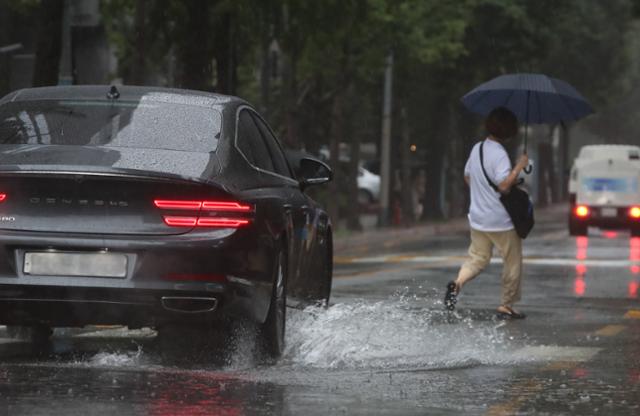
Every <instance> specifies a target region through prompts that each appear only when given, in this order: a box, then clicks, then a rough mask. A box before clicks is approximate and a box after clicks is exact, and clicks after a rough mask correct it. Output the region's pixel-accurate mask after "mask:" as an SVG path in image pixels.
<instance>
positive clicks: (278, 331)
mask: <svg viewBox="0 0 640 416" xmlns="http://www.w3.org/2000/svg"><path fill="white" fill-rule="evenodd" d="M277 259H278V260H277V262H276V265H275V271H274V283H273V288H272V290H271V302H270V305H269V312H268V313H267V319H266V320H265V321H264V323H262V324H260V325H259V327H258V347H259V348H260V352H261V353H262V355H263V356H264V357H265V358H267V359H277V358H279V357H280V355H282V352H283V351H284V342H285V329H286V321H287V256H286V253H285V251H284V249H283V250H281V251H280V253H279V254H278V257H277Z"/></svg>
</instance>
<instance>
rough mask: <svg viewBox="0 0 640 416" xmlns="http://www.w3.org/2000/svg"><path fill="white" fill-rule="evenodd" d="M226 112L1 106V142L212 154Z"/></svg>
mask: <svg viewBox="0 0 640 416" xmlns="http://www.w3.org/2000/svg"><path fill="white" fill-rule="evenodd" d="M221 120H222V116H221V114H220V112H219V111H217V110H216V109H212V108H209V107H205V106H200V105H190V104H184V103H167V102H154V101H150V100H144V101H143V102H140V101H113V102H109V101H100V100H94V101H92V100H42V101H22V102H10V103H5V104H3V105H2V106H0V145H6V144H13V145H15V144H32V145H71V146H101V147H131V148H144V149H166V150H180V151H189V152H212V151H215V150H216V147H217V144H218V139H219V138H220V130H221Z"/></svg>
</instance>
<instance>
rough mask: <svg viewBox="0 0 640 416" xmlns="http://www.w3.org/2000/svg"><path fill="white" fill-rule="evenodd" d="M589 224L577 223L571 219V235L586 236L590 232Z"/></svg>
mask: <svg viewBox="0 0 640 416" xmlns="http://www.w3.org/2000/svg"><path fill="white" fill-rule="evenodd" d="M588 228H589V226H588V225H587V224H580V223H576V222H575V221H571V220H570V221H569V235H571V236H580V237H586V236H587V235H588V234H589V230H588Z"/></svg>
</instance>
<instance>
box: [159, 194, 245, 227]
mask: <svg viewBox="0 0 640 416" xmlns="http://www.w3.org/2000/svg"><path fill="white" fill-rule="evenodd" d="M153 204H154V205H155V206H156V207H157V208H160V209H163V210H180V211H192V213H191V215H165V216H163V219H164V223H165V224H167V225H168V226H171V227H196V226H197V227H215V228H240V227H243V226H245V225H249V224H250V223H251V217H250V216H249V214H251V213H253V206H252V205H248V204H242V203H240V202H232V201H197V200H173V199H171V200H169V199H155V200H154V201H153ZM218 213H220V214H222V215H224V216H222V215H219V214H218ZM185 214H186V213H185Z"/></svg>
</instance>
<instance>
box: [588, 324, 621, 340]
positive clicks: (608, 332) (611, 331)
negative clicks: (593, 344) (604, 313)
mask: <svg viewBox="0 0 640 416" xmlns="http://www.w3.org/2000/svg"><path fill="white" fill-rule="evenodd" d="M625 329H627V327H626V325H607V326H605V327H602V328H600V329H598V330H597V331H596V332H594V334H595V335H597V336H599V337H615V336H616V335H618V334H619V333H620V332H622V331H624V330H625Z"/></svg>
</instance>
